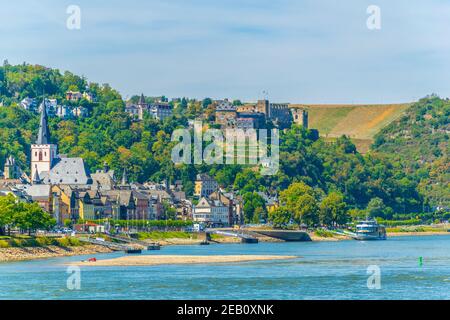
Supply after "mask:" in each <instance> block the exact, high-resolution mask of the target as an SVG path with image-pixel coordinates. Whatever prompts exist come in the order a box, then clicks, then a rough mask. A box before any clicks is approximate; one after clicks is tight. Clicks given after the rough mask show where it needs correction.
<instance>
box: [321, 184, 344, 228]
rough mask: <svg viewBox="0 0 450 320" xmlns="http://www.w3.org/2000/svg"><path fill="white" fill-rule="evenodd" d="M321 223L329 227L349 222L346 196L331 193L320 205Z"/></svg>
mask: <svg viewBox="0 0 450 320" xmlns="http://www.w3.org/2000/svg"><path fill="white" fill-rule="evenodd" d="M319 217H320V223H321V224H323V225H327V226H338V225H343V224H345V223H347V222H348V220H349V215H348V214H347V211H346V203H345V201H344V196H343V195H342V193H340V192H330V193H329V194H328V195H327V196H326V197H325V198H324V199H323V200H322V202H321V204H320V213H319Z"/></svg>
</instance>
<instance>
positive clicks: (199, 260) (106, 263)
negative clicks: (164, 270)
mask: <svg viewBox="0 0 450 320" xmlns="http://www.w3.org/2000/svg"><path fill="white" fill-rule="evenodd" d="M295 258H297V257H296V256H261V255H238V256H125V257H120V258H115V259H106V260H97V261H95V262H89V261H81V262H76V263H70V265H74V264H75V265H78V266H83V267H84V266H90V267H113V266H120V267H127V266H156V265H165V264H169V265H176V264H211V263H236V262H250V261H267V260H288V259H295Z"/></svg>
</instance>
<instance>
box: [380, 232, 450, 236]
mask: <svg viewBox="0 0 450 320" xmlns="http://www.w3.org/2000/svg"><path fill="white" fill-rule="evenodd" d="M448 235H450V232H447V231H423V232H388V233H387V236H388V237H407V236H413V237H414V236H448Z"/></svg>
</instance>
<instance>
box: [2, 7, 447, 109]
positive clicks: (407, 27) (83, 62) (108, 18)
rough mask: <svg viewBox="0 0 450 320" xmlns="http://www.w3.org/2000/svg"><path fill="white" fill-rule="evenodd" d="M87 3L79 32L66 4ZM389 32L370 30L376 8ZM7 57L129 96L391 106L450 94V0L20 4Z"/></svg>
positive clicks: (7, 16) (10, 25) (6, 42)
mask: <svg viewBox="0 0 450 320" xmlns="http://www.w3.org/2000/svg"><path fill="white" fill-rule="evenodd" d="M72 4H74V5H78V6H79V7H80V8H81V13H82V16H81V30H72V31H71V30H68V29H67V28H66V20H67V17H68V14H67V13H66V9H67V7H68V6H69V5H72ZM372 4H373V5H378V6H379V7H380V8H381V30H369V29H368V28H367V27H366V20H367V18H368V14H367V13H366V9H367V7H368V6H369V5H372ZM0 13H1V15H0V17H1V18H0V19H1V20H0V21H1V22H0V35H1V38H0V40H1V41H0V58H2V59H5V58H7V59H8V60H9V62H10V63H22V62H24V61H26V62H29V63H32V64H42V65H46V66H50V67H54V68H58V69H60V70H70V71H72V72H74V73H77V74H80V75H84V76H86V77H87V78H88V79H89V80H91V81H95V82H100V83H105V82H107V83H110V84H111V85H112V86H113V87H115V88H117V89H118V90H119V91H120V92H121V93H122V94H123V95H124V97H126V96H129V95H132V94H137V93H140V92H143V93H144V94H146V95H155V96H156V95H162V94H164V95H166V96H168V97H180V96H188V97H195V98H204V97H207V96H208V97H212V98H224V97H229V98H232V99H234V98H240V99H242V100H247V101H253V100H256V99H259V98H262V97H263V93H262V92H263V91H264V90H266V91H268V92H269V95H268V96H269V98H270V100H273V101H277V102H298V103H393V102H406V101H412V100H414V99H418V98H420V97H422V96H424V95H426V94H429V93H437V94H439V95H441V96H444V97H447V96H450V38H449V36H450V32H449V31H450V1H443V0H428V1H422V0H370V1H365V0H345V1H342V0H341V1H338V0H308V1H300V0H297V1H294V0H278V1H275V0H239V1H238V0H171V1H156V0H148V1H138V0H127V1H123V0H122V1H117V0H109V1H99V0H89V1H88V0H71V1H66V0H40V1H39V2H38V1H33V0H18V1H8V2H5V3H2V7H1V8H0Z"/></svg>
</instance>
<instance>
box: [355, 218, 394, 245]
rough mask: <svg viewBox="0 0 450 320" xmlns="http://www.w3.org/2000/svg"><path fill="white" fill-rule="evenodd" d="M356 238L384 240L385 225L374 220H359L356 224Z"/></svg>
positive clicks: (385, 237) (385, 236)
mask: <svg viewBox="0 0 450 320" xmlns="http://www.w3.org/2000/svg"><path fill="white" fill-rule="evenodd" d="M355 239H356V240H386V239H387V235H386V227H385V226H383V225H381V224H378V222H376V221H375V220H366V221H361V222H359V223H358V224H357V225H356V233H355Z"/></svg>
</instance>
